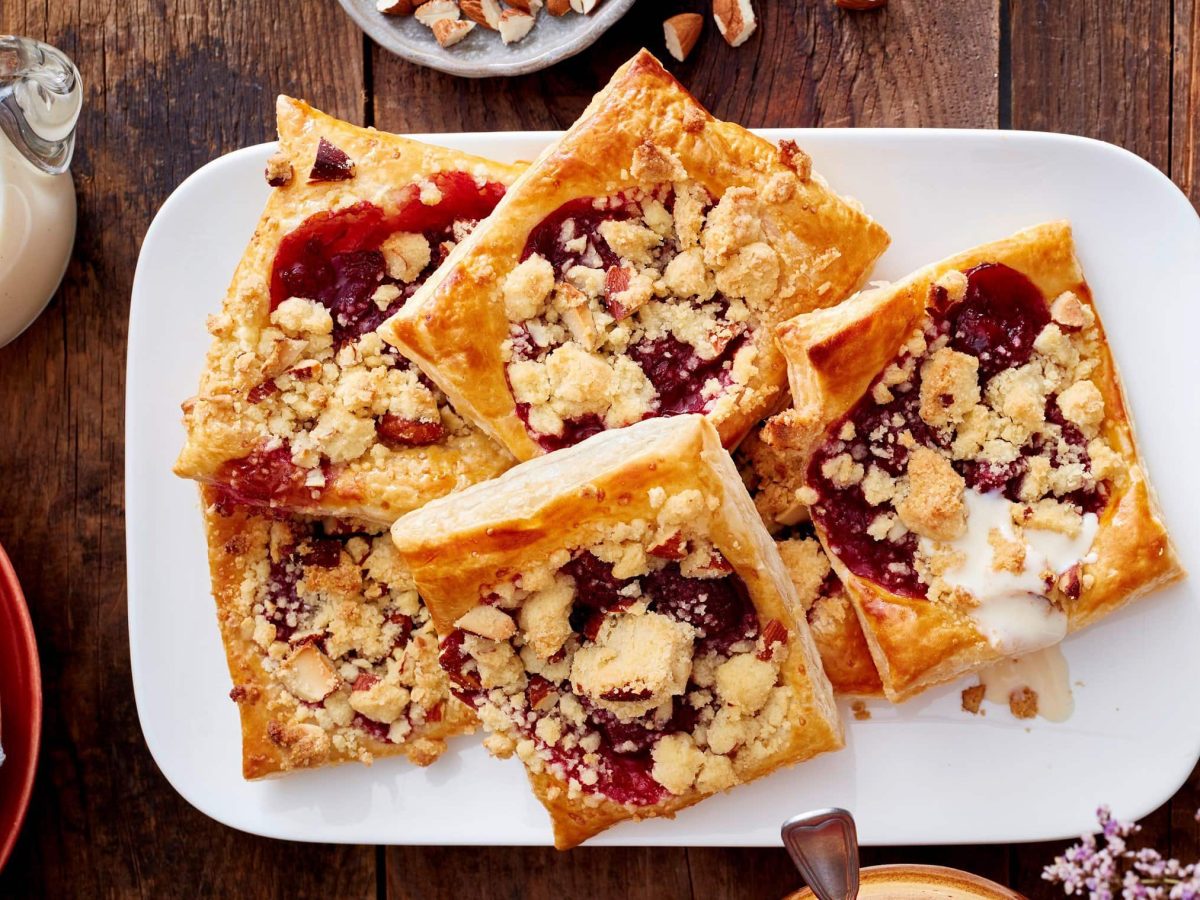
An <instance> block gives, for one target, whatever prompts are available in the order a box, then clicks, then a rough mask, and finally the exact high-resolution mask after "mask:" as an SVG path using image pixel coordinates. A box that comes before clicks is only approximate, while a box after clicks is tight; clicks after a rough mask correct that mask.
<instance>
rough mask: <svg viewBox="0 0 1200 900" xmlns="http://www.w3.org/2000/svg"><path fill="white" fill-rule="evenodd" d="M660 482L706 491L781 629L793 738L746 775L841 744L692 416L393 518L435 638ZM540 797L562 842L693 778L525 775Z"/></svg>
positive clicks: (728, 548)
mask: <svg viewBox="0 0 1200 900" xmlns="http://www.w3.org/2000/svg"><path fill="white" fill-rule="evenodd" d="M655 488H661V489H663V490H665V492H666V494H667V495H668V496H669V495H673V494H675V493H677V492H681V491H685V490H693V489H695V490H699V491H700V492H701V493H702V494H703V495H704V496H705V497H709V498H715V502H716V503H717V504H719V505H718V506H717V509H716V511H714V512H713V513H712V518H711V523H710V535H709V537H710V539H711V540H712V542H713V544H714V545H715V547H716V549H717V550H719V551H720V553H722V554H723V555H724V556H725V558H726V559H727V560H728V562H729V563H730V564H731V565H732V566H733V569H734V571H735V572H736V573H737V574H738V575H739V576H741V578H742V580H743V581H744V583H745V585H746V588H747V590H748V592H749V596H750V598H751V600H752V602H753V604H754V606H755V609H756V610H757V612H758V616H759V620H760V622H764V623H765V622H768V621H770V620H771V619H777V620H779V621H780V622H782V623H783V624H784V625H785V626H786V627H787V629H788V632H789V638H788V643H789V645H790V646H789V649H788V655H787V657H786V659H785V662H784V663H783V666H782V668H781V673H782V677H783V678H784V679H785V680H786V684H787V685H788V686H789V687H790V688H791V690H792V692H793V702H792V705H791V707H790V710H791V713H790V721H791V722H792V724H793V734H794V739H793V740H791V741H790V742H789V744H788V745H787V746H786V747H784V748H783V749H782V750H780V751H779V752H778V753H775V754H773V755H772V756H770V757H769V758H768V759H767V760H766V761H765V762H763V763H762V764H761V765H760V766H757V767H755V768H754V770H753V771H752V772H751V773H749V774H748V776H747V778H745V779H743V780H749V778H753V777H758V776H759V775H762V774H766V773H767V772H769V771H772V770H774V769H776V768H779V767H780V766H783V765H787V764H790V763H794V762H797V761H800V760H802V759H806V758H808V757H810V756H813V755H816V754H817V753H821V752H824V751H826V750H834V749H837V748H839V747H840V746H841V745H842V732H841V724H840V721H839V718H838V713H837V708H836V704H835V703H834V699H833V691H832V689H831V687H830V685H829V682H828V680H827V679H826V678H825V675H824V673H823V671H822V669H821V664H820V659H819V656H818V654H817V650H816V647H815V645H814V644H813V640H812V637H811V635H810V633H809V630H808V628H807V625H806V624H804V615H803V610H802V609H801V608H800V607H799V603H798V600H797V598H796V593H795V588H794V587H793V586H792V584H791V582H790V581H789V580H788V577H787V573H786V571H785V569H784V567H783V563H782V561H781V560H780V558H779V554H778V552H777V551H776V549H775V546H774V543H773V542H772V540H771V538H770V535H768V534H767V532H766V531H765V529H764V528H763V527H762V523H761V521H760V520H759V518H758V515H757V513H756V512H755V509H754V505H753V503H752V501H751V500H750V498H749V497H748V496H747V494H746V492H745V489H744V487H743V485H742V483H741V478H740V476H739V475H738V473H737V470H736V468H735V467H734V465H733V461H732V460H731V459H730V458H729V455H728V454H727V453H726V452H725V451H724V449H723V448H722V447H721V442H720V438H719V436H718V435H717V433H716V431H715V429H713V427H712V426H711V425H710V424H709V423H708V422H707V420H705V419H704V418H703V417H702V416H699V415H687V416H680V417H676V418H670V419H652V420H648V421H645V422H642V423H639V424H637V425H634V426H631V427H629V428H624V429H619V430H614V431H608V432H605V433H603V434H601V435H597V436H596V437H593V438H591V439H589V440H587V441H585V442H584V443H582V444H579V445H577V446H575V447H572V448H568V449H566V450H561V451H559V452H557V453H553V454H550V455H547V456H543V457H540V458H538V459H536V460H533V461H531V462H527V463H525V464H523V465H521V466H518V467H516V468H514V469H511V470H509V472H507V473H506V474H505V475H503V476H501V477H500V478H499V479H496V480H494V481H492V482H488V483H486V484H481V485H475V486H474V487H471V488H468V489H466V490H465V491H462V492H460V493H459V494H457V495H455V497H454V498H453V502H448V501H449V498H445V499H443V500H440V501H433V502H432V503H430V504H428V505H427V506H425V507H424V508H422V509H420V510H417V511H415V512H412V513H409V514H408V515H406V516H404V517H402V518H401V519H399V520H398V521H397V522H396V523H395V525H394V526H393V527H392V537H393V539H394V541H395V543H396V546H397V548H398V549H399V550H400V554H401V556H402V557H403V558H404V561H405V563H406V564H407V565H408V566H409V568H410V569H411V570H412V572H413V576H414V578H415V579H416V581H417V585H418V588H419V590H420V591H421V595H422V596H423V597H424V598H425V600H426V603H427V605H428V606H429V609H430V611H431V613H432V614H433V620H434V624H435V625H436V626H437V629H438V632H439V634H441V635H442V636H443V638H444V637H445V636H446V635H447V634H449V633H450V632H451V631H452V630H453V629H454V627H455V622H456V621H457V620H458V619H459V618H460V617H461V616H462V615H463V614H464V613H465V612H466V611H467V610H469V609H471V608H472V607H474V606H476V605H477V604H478V603H479V601H480V597H481V592H482V591H484V590H486V589H487V587H488V586H490V585H493V584H495V583H497V581H499V580H502V579H503V578H504V577H505V574H506V573H514V574H515V573H519V572H521V571H523V570H525V569H527V568H529V567H531V566H533V565H536V564H539V563H541V562H542V561H544V560H545V559H547V558H549V557H550V555H551V554H553V553H555V552H556V551H561V550H563V549H564V548H567V549H571V548H575V547H587V546H590V545H591V544H592V543H594V542H595V540H596V539H597V537H601V538H602V537H603V535H604V532H605V529H606V528H610V527H611V526H612V525H613V524H617V523H629V522H633V521H635V520H638V519H641V520H644V521H647V522H651V521H654V519H655V517H656V515H657V511H656V507H655V506H654V504H653V501H652V499H651V497H652V494H651V491H652V489H655ZM531 782H532V785H533V789H534V792H535V793H536V794H537V795H538V798H539V799H540V800H541V801H542V802H543V804H545V806H546V808H547V809H548V810H549V812H550V815H551V818H552V820H553V823H554V830H555V844H556V846H558V847H559V848H564V849H565V848H568V847H572V846H574V845H575V844H578V843H579V842H580V841H582V840H584V839H586V838H587V837H590V836H592V835H594V834H596V833H598V832H599V831H601V830H603V829H604V828H607V827H609V826H610V825H612V824H614V823H615V822H617V821H621V820H625V819H636V818H646V817H651V816H672V815H674V813H675V812H676V811H677V810H679V809H682V808H684V807H686V806H690V805H691V804H693V803H696V802H699V801H700V800H701V799H703V797H704V796H705V795H704V794H702V793H699V792H697V791H696V790H694V789H693V790H691V791H689V792H688V793H686V794H683V795H679V796H673V797H671V798H670V799H668V800H667V801H664V802H662V803H659V804H655V805H652V806H645V807H630V808H626V807H625V806H623V805H620V804H616V803H612V802H609V801H606V800H602V801H600V802H599V803H598V804H597V803H596V802H595V798H592V802H590V803H585V802H583V801H581V800H579V799H575V800H572V799H568V791H567V786H566V784H565V783H563V782H562V781H561V780H560V779H557V778H555V777H554V776H553V775H551V774H548V773H542V774H539V775H531Z"/></svg>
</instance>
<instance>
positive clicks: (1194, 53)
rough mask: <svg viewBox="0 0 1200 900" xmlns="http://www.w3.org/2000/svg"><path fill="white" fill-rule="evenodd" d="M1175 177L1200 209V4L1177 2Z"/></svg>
mask: <svg viewBox="0 0 1200 900" xmlns="http://www.w3.org/2000/svg"><path fill="white" fill-rule="evenodd" d="M1173 37H1174V40H1173V53H1172V55H1173V57H1174V72H1173V76H1174V78H1173V82H1172V85H1173V89H1172V92H1171V99H1172V101H1173V102H1172V109H1171V177H1172V178H1173V179H1175V183H1176V184H1178V185H1179V186H1180V187H1181V188H1183V190H1184V192H1185V193H1186V194H1187V195H1188V196H1189V197H1191V198H1192V203H1194V204H1196V205H1197V206H1200V2H1197V0H1175V27H1174V35H1173Z"/></svg>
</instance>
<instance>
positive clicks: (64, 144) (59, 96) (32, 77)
mask: <svg viewBox="0 0 1200 900" xmlns="http://www.w3.org/2000/svg"><path fill="white" fill-rule="evenodd" d="M82 98H83V89H82V86H81V84H80V79H79V72H78V70H76V68H75V66H74V64H73V63H72V62H71V60H69V59H68V58H67V57H66V56H64V55H63V54H62V53H60V52H59V51H58V50H56V49H54V48H53V47H50V46H49V45H47V44H43V43H41V42H39V41H35V40H31V39H29V38H22V37H15V36H13V35H0V347H2V346H4V345H5V344H7V343H9V342H10V341H12V340H13V339H14V338H15V337H17V335H19V334H20V333H21V332H22V331H24V330H25V328H26V327H27V326H28V325H29V324H30V323H31V322H32V321H33V320H34V319H35V318H37V316H38V314H39V313H40V312H41V311H42V310H43V309H44V308H45V306H46V304H47V303H49V302H50V298H51V297H52V296H53V295H54V292H55V290H57V288H58V283H59V281H61V280H62V276H63V272H64V270H65V269H66V266H67V260H68V259H69V258H70V255H71V245H72V244H73V242H74V239H75V187H74V185H73V183H72V181H71V175H70V172H69V171H68V168H69V166H70V164H71V154H72V152H73V150H74V147H75V122H76V119H78V117H79V109H80V105H81V102H82Z"/></svg>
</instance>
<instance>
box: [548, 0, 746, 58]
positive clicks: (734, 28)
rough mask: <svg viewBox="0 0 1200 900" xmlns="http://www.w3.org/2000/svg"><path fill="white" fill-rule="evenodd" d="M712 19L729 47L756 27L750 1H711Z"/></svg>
mask: <svg viewBox="0 0 1200 900" xmlns="http://www.w3.org/2000/svg"><path fill="white" fill-rule="evenodd" d="M572 2H574V0H572ZM713 19H715V20H716V23H717V29H718V30H719V31H720V32H721V37H723V38H725V42H726V43H727V44H729V46H730V47H740V46H742V44H744V43H746V41H747V40H748V39H749V38H750V35H752V34H753V33H754V29H755V28H757V27H758V19H757V18H755V15H754V7H753V6H751V5H750V0H713Z"/></svg>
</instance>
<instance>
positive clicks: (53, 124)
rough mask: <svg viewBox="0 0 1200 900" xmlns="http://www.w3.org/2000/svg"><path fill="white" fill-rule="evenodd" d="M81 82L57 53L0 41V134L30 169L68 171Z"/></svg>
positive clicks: (21, 41)
mask: <svg viewBox="0 0 1200 900" xmlns="http://www.w3.org/2000/svg"><path fill="white" fill-rule="evenodd" d="M82 105H83V82H82V81H81V79H80V77H79V70H78V69H76V68H75V64H74V63H73V62H71V60H70V58H69V57H68V56H67V55H66V54H65V53H63V52H62V51H61V50H57V49H56V48H54V47H51V46H50V45H49V44H43V43H42V42H41V41H35V40H33V39H32V38H25V37H17V36H16V35H11V34H6V35H0V131H2V132H4V134H5V135H6V136H7V137H8V139H9V140H10V141H12V143H13V146H15V147H16V148H17V149H18V150H20V151H21V153H22V154H23V155H24V156H25V158H26V159H28V160H29V161H30V162H31V163H33V165H35V166H37V168H39V169H41V170H42V171H43V172H47V173H49V174H51V175H58V174H61V173H62V172H65V171H67V169H68V167H70V165H71V155H72V154H73V153H74V151H75V123H76V121H78V119H79V111H80V109H81V107H82Z"/></svg>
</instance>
